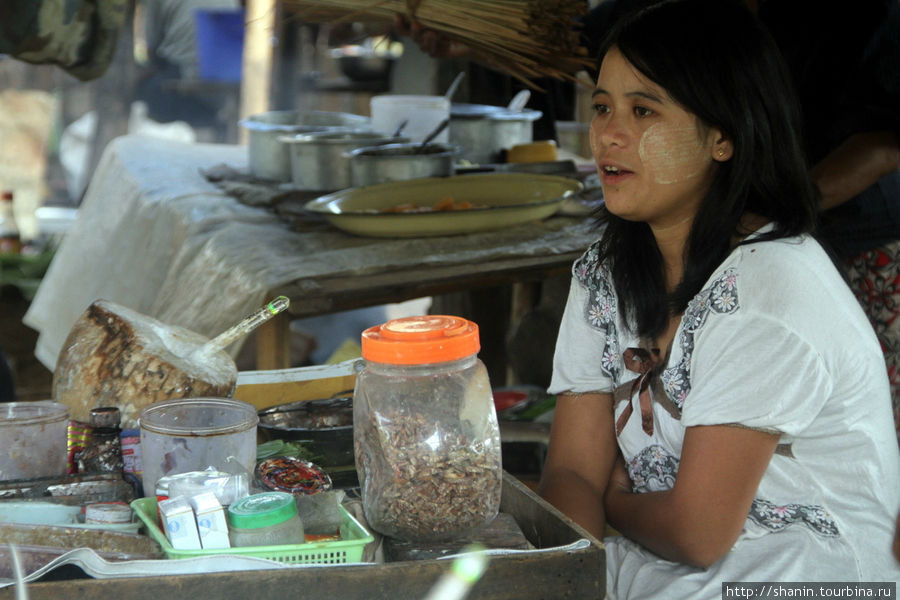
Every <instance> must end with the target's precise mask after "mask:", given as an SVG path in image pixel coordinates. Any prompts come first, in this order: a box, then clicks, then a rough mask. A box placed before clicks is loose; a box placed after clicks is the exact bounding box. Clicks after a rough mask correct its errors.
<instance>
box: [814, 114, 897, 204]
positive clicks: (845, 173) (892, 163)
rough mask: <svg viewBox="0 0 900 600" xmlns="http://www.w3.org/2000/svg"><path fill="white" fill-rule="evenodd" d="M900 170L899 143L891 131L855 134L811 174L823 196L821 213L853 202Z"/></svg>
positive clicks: (815, 167) (821, 162) (822, 161)
mask: <svg viewBox="0 0 900 600" xmlns="http://www.w3.org/2000/svg"><path fill="white" fill-rule="evenodd" d="M897 169H900V141H898V139H897V134H895V133H893V132H891V131H872V132H865V133H856V134H854V135H851V136H850V137H849V138H847V139H846V140H844V142H843V143H842V144H841V145H840V146H838V147H837V148H835V149H834V150H833V151H832V152H831V153H830V154H829V155H828V156H826V157H825V158H824V159H822V160H821V161H820V162H819V163H818V164H817V165H816V166H814V167H813V168H812V170H811V171H810V175H811V176H812V178H813V182H815V184H816V186H818V188H819V192H820V193H821V194H822V206H821V208H822V210H828V209H829V208H834V207H835V206H839V205H840V204H843V203H844V202H846V201H847V200H850V199H851V198H853V197H854V196H856V195H857V194H859V193H860V192H862V191H863V190H865V189H866V188H867V187H869V186H870V185H872V184H873V183H875V182H876V181H878V180H879V179H881V178H882V177H884V176H885V175H888V174H890V173H892V172H893V171H896V170H897Z"/></svg>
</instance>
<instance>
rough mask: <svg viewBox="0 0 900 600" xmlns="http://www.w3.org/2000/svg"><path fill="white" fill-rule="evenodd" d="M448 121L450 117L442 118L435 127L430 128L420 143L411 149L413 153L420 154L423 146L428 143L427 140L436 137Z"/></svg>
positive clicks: (423, 148) (423, 149)
mask: <svg viewBox="0 0 900 600" xmlns="http://www.w3.org/2000/svg"><path fill="white" fill-rule="evenodd" d="M449 123H450V119H444V120H443V121H441V122H440V123H439V124H438V126H437V127H435V128H434V129H432V130H431V133H429V134H428V135H426V136H425V139H424V140H422V143H421V144H419V145H418V146H416V147H415V149H414V150H413V154H421V153H422V152H424V151H425V146H427V145H428V142H430V141H431V140H433V139H434V138H436V137H437V136H438V135H439V134H440V133H441V132H442V131H443V130H444V129H445V128H446V127H447V125H448V124H449Z"/></svg>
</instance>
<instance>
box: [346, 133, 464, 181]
mask: <svg viewBox="0 0 900 600" xmlns="http://www.w3.org/2000/svg"><path fill="white" fill-rule="evenodd" d="M420 147H421V144H419V143H407V144H386V145H383V146H375V147H365V148H357V149H355V150H352V151H350V152H348V153H347V156H348V158H349V160H350V184H351V185H352V186H354V187H358V186H363V185H372V184H375V183H389V182H392V181H405V180H407V179H419V178H422V177H447V176H450V175H453V173H454V166H453V162H454V158H455V157H456V155H457V154H458V153H459V148H457V147H456V146H451V145H449V144H437V143H432V144H426V145H425V147H424V148H421V149H420Z"/></svg>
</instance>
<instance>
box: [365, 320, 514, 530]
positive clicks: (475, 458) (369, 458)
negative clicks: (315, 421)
mask: <svg viewBox="0 0 900 600" xmlns="http://www.w3.org/2000/svg"><path fill="white" fill-rule="evenodd" d="M479 349H480V344H479V339H478V326H477V325H476V324H475V323H472V322H470V321H467V320H465V319H462V318H459V317H453V316H445V315H429V316H422V317H409V318H404V319H394V320H392V321H388V322H387V323H385V324H383V325H379V326H376V327H372V328H369V329H367V330H366V331H364V332H363V334H362V355H363V358H364V359H365V366H364V368H363V369H362V371H361V372H360V373H359V375H358V376H357V379H356V389H355V391H354V397H353V432H354V451H355V455H356V468H357V472H358V474H359V481H360V491H361V494H362V503H363V510H364V512H365V516H366V519H367V520H368V522H369V524H370V525H371V526H372V528H373V529H375V530H377V531H379V532H381V533H383V534H385V535H387V536H390V537H394V538H398V539H402V540H408V541H440V540H445V539H450V538H453V537H457V536H459V535H462V534H465V533H466V532H469V531H471V530H473V529H475V528H477V527H480V526H482V525H484V524H486V523H488V522H489V521H491V520H492V519H493V518H494V517H496V515H497V512H498V510H499V508H500V488H501V478H502V462H501V455H500V431H499V427H498V426H497V415H496V412H495V410H494V404H493V397H492V394H491V386H490V381H489V379H488V374H487V369H486V368H485V367H484V364H482V362H481V361H480V360H478V358H477V353H478V350H479Z"/></svg>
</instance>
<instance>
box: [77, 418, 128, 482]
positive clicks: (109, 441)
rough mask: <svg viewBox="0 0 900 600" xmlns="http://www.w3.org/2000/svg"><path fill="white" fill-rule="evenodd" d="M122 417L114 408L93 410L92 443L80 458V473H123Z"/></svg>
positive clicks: (91, 421)
mask: <svg viewBox="0 0 900 600" xmlns="http://www.w3.org/2000/svg"><path fill="white" fill-rule="evenodd" d="M120 419H121V416H120V415H119V409H118V408H116V407H114V406H100V407H97V408H93V409H91V420H90V423H91V441H90V442H88V445H87V447H86V448H85V449H84V450H82V451H81V454H80V455H79V456H78V472H79V473H121V472H122V467H123V461H122V441H121V439H120V437H119V436H120V434H121V431H122V430H121V429H120V428H119V423H120Z"/></svg>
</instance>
